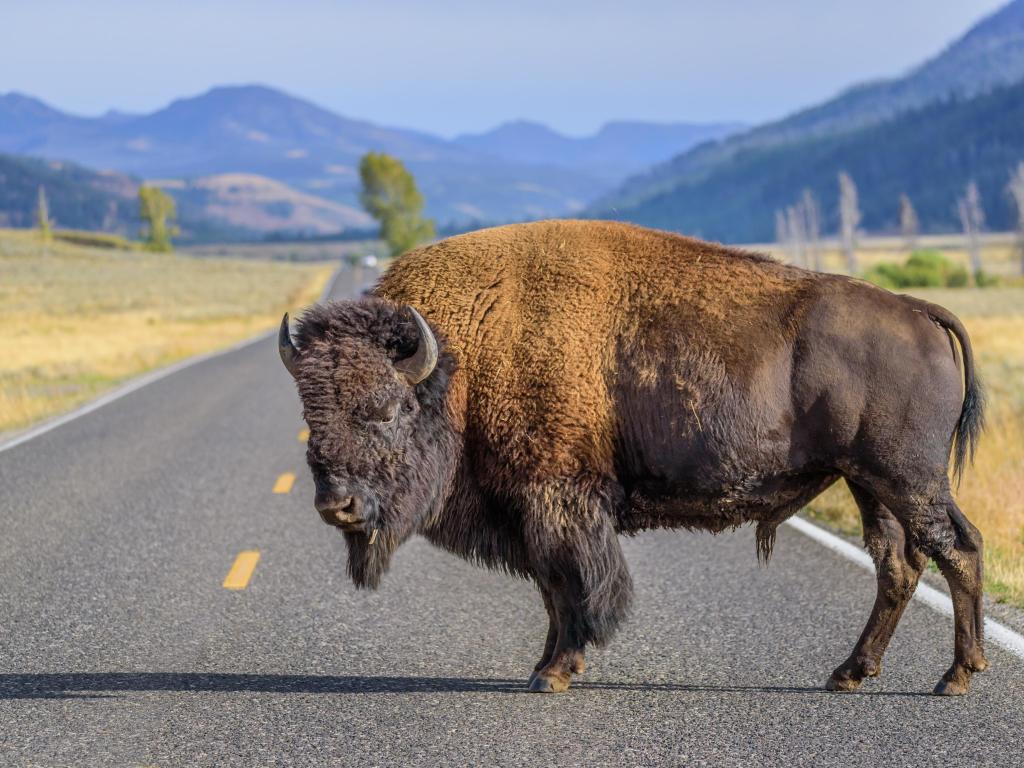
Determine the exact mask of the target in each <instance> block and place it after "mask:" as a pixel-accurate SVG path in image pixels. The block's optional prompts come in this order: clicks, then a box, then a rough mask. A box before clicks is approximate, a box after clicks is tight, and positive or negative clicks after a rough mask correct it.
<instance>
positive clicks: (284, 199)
mask: <svg viewBox="0 0 1024 768" xmlns="http://www.w3.org/2000/svg"><path fill="white" fill-rule="evenodd" d="M151 183H153V184H155V185H156V186H159V187H161V188H163V189H164V190H165V191H167V192H168V193H170V194H171V195H172V196H173V197H174V198H175V200H176V201H177V203H178V213H179V215H180V217H181V219H182V220H183V221H184V222H185V228H186V230H189V229H191V230H195V229H197V228H198V229H199V230H200V233H201V234H205V235H209V234H210V233H209V231H208V230H209V229H210V228H211V227H219V228H220V229H221V230H222V231H223V232H224V233H225V234H232V233H234V234H235V236H236V237H241V238H245V239H248V238H252V237H253V236H254V235H259V236H262V235H267V234H270V233H292V234H298V235H303V236H309V235H327V234H335V233H338V232H341V231H343V230H346V229H370V228H372V227H373V226H374V222H373V219H371V218H370V216H369V215H368V214H366V213H365V212H364V211H362V210H359V209H357V208H352V207H351V206H347V205H343V204H341V203H336V202H333V201H331V200H325V199H323V198H321V197H316V196H314V195H309V194H306V193H303V192H299V191H297V190H295V189H293V188H292V187H289V186H288V185H287V184H283V183H282V182H279V181H274V180H273V179H268V178H266V177H265V176H257V175H256V174H248V173H225V174H218V175H214V176H203V177H200V178H197V179H190V180H188V181H183V180H178V179H172V180H156V181H153V182H151ZM185 234H186V235H189V234H192V233H191V232H189V231H186V232H185ZM205 239H208V237H207V238H205Z"/></svg>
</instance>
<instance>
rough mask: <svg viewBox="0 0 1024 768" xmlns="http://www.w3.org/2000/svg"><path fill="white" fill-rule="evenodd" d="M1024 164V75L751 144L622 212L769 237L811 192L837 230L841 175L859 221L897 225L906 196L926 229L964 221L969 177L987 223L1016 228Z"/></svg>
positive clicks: (719, 234) (679, 226) (877, 226)
mask: <svg viewBox="0 0 1024 768" xmlns="http://www.w3.org/2000/svg"><path fill="white" fill-rule="evenodd" d="M1022 161H1024V81H1022V82H1020V83H1018V84H1017V85H1013V86H1008V87H1003V88H999V89H997V90H995V91H992V92H990V93H986V94H983V95H980V96H975V97H973V98H969V99H963V98H952V99H948V100H944V101H940V102H935V103H933V104H931V105H929V106H926V107H922V108H920V109H916V110H912V111H910V112H904V113H902V114H901V115H899V116H897V117H895V118H893V119H891V120H889V121H886V122H884V123H880V124H877V125H871V126H868V127H865V128H861V129H859V130H855V131H847V132H843V133H837V134H833V135H830V136H815V137H811V138H807V139H804V140H802V141H794V142H789V143H787V144H784V145H779V146H772V147H764V148H756V149H748V150H744V151H743V152H739V153H737V154H735V155H734V156H733V157H731V158H730V159H728V160H726V161H723V162H721V163H718V164H717V165H716V166H715V167H714V169H712V170H711V171H709V172H708V173H706V174H705V175H704V176H702V177H701V178H700V179H698V180H697V181H694V182H690V183H686V182H684V183H682V184H679V185H677V186H675V187H673V188H672V189H670V190H668V191H666V192H664V193H662V194H659V195H655V196H653V197H651V198H648V199H646V200H643V201H642V202H640V203H638V204H637V205H635V206H632V207H630V208H626V209H623V210H618V211H616V212H615V214H614V215H615V217H616V218H623V219H625V220H628V221H634V222H637V223H640V224H646V225H648V226H654V227H660V228H663V229H672V230H678V231H682V232H686V233H688V234H692V235H697V236H700V237H705V238H708V239H712V240H724V241H730V242H748V243H749V242H765V241H769V240H771V239H773V236H774V226H775V224H774V212H775V211H776V210H780V209H784V208H785V207H786V206H788V205H791V204H793V203H794V202H796V201H797V199H798V198H799V196H800V195H801V193H802V192H803V190H805V189H809V190H811V191H812V192H813V193H814V194H815V196H816V197H817V198H818V201H819V203H820V205H821V209H822V211H823V212H824V214H825V220H824V221H823V230H824V231H826V232H834V231H836V230H837V229H838V218H837V216H838V214H837V210H838V185H837V180H836V179H837V175H838V173H839V172H840V171H848V172H849V173H850V174H851V175H852V177H853V179H854V181H855V182H856V184H857V186H858V189H859V197H860V209H861V212H862V214H863V219H862V221H861V226H862V227H863V228H864V229H865V230H868V231H876V232H877V231H890V232H894V231H898V227H899V220H898V201H899V196H900V195H901V194H903V193H906V194H907V195H908V196H909V197H910V199H911V201H912V202H913V204H914V206H915V208H916V211H917V214H918V217H919V219H920V223H921V228H922V230H923V231H926V232H928V231H931V232H941V231H950V230H953V229H954V228H958V227H959V222H958V219H957V214H956V212H955V211H956V201H957V198H958V197H959V196H961V195H963V194H964V188H965V186H966V185H967V183H968V182H969V181H975V182H977V184H978V187H979V190H980V192H981V197H982V202H983V205H984V208H985V214H986V224H987V226H988V228H989V229H993V230H1009V229H1012V228H1013V227H1014V226H1015V223H1016V222H1015V211H1014V209H1013V208H1012V205H1011V202H1010V199H1009V196H1008V195H1007V193H1006V186H1007V182H1008V181H1009V174H1010V172H1011V170H1012V169H1013V168H1015V167H1016V166H1017V164H1018V163H1020V162H1022Z"/></svg>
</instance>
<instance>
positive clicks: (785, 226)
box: [775, 208, 793, 261]
mask: <svg viewBox="0 0 1024 768" xmlns="http://www.w3.org/2000/svg"><path fill="white" fill-rule="evenodd" d="M775 242H776V243H778V244H779V247H780V248H782V250H783V251H785V252H786V254H787V256H788V257H789V260H790V261H792V260H793V255H792V253H790V247H791V243H790V242H789V222H788V221H787V220H786V212H785V211H784V210H782V209H781V208H776V209H775Z"/></svg>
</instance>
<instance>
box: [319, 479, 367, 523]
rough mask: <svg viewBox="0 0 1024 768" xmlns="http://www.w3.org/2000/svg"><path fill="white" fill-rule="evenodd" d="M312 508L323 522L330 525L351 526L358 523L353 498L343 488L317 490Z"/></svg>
mask: <svg viewBox="0 0 1024 768" xmlns="http://www.w3.org/2000/svg"><path fill="white" fill-rule="evenodd" d="M313 506H314V507H316V511H317V512H319V513H320V517H322V518H323V520H324V522H325V523H329V524H330V525H351V524H355V523H359V522H360V519H359V513H358V510H357V505H356V500H355V497H354V496H351V495H349V493H348V492H347V491H346V490H345V489H343V488H326V489H319V488H318V489H317V492H316V497H315V498H314V499H313Z"/></svg>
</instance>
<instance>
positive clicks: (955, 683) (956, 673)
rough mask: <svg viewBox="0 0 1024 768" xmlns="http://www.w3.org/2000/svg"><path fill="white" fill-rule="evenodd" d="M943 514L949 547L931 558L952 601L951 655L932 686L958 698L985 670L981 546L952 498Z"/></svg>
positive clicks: (944, 694) (938, 692)
mask: <svg viewBox="0 0 1024 768" xmlns="http://www.w3.org/2000/svg"><path fill="white" fill-rule="evenodd" d="M945 513H946V514H945V517H946V522H947V525H949V526H950V527H951V528H952V531H953V541H952V546H944V547H942V548H940V549H937V550H936V551H935V552H934V554H933V555H932V556H933V557H934V559H935V562H936V564H937V565H938V566H939V570H940V571H941V572H942V575H943V576H944V577H945V578H946V583H947V584H949V592H950V596H951V598H952V600H953V627H954V652H953V666H951V667H950V668H949V670H948V671H947V672H946V674H945V675H943V676H942V679H941V680H940V681H939V683H938V685H936V686H935V693H937V694H940V695H943V696H960V695H962V694H965V693H967V690H968V688H969V687H970V683H971V674H972V673H973V672H981V671H983V670H984V669H986V668H987V667H988V660H987V659H986V658H985V648H984V623H985V619H984V610H983V607H982V569H983V563H982V559H983V557H982V556H983V543H982V539H981V532H980V531H978V529H977V528H975V527H974V525H972V524H971V522H970V521H969V520H968V519H967V518H966V517H965V516H964V514H963V512H961V511H960V508H959V507H958V506H957V505H956V502H954V501H953V500H952V499H951V498H950V499H947V500H946V504H945Z"/></svg>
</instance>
